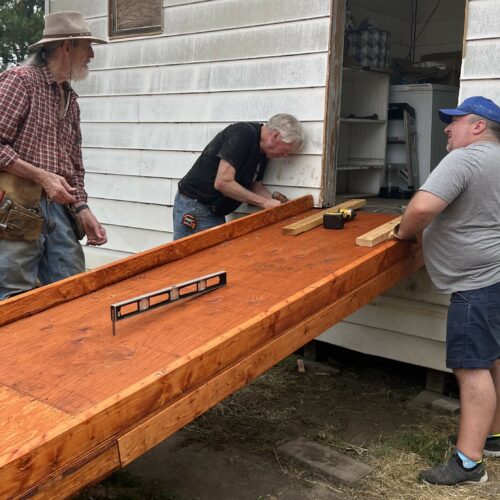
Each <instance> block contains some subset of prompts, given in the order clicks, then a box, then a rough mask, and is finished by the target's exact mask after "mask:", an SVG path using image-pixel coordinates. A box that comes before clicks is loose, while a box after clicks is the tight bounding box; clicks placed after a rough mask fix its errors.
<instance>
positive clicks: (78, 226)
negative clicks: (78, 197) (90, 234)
mask: <svg viewBox="0 0 500 500" xmlns="http://www.w3.org/2000/svg"><path fill="white" fill-rule="evenodd" d="M64 208H65V209H66V213H67V214H68V217H69V220H70V222H71V227H72V228H73V231H74V233H75V236H76V239H77V240H82V239H83V238H84V237H85V231H84V229H83V226H82V223H81V222H80V219H79V218H78V215H77V213H76V210H75V209H74V208H73V207H72V206H70V205H65V206H64Z"/></svg>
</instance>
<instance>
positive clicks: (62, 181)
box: [0, 12, 107, 300]
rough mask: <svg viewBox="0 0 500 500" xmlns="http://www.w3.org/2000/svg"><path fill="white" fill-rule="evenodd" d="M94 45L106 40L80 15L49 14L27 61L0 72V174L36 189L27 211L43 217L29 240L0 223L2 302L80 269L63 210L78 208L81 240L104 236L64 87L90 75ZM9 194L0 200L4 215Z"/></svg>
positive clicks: (97, 241) (74, 111)
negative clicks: (35, 199) (36, 200)
mask: <svg viewBox="0 0 500 500" xmlns="http://www.w3.org/2000/svg"><path fill="white" fill-rule="evenodd" d="M92 42H97V43H106V42H105V41H104V40H100V39H98V38H95V37H94V36H92V33H91V32H90V31H89V28H88V26H87V23H86V22H85V20H84V19H83V17H82V15H81V14H80V13H78V12H58V13H55V14H49V15H47V16H45V29H44V32H43V38H42V40H40V41H39V42H37V43H36V44H34V45H32V46H31V47H30V51H31V52H32V55H31V56H30V58H29V59H28V61H27V62H26V64H24V65H22V66H18V67H16V68H12V69H9V70H7V71H5V72H4V73H2V74H0V110H1V113H0V173H1V172H2V171H4V172H8V173H9V174H13V176H12V175H11V176H10V177H9V178H12V179H15V182H20V183H21V185H22V186H23V187H24V186H25V185H26V186H29V185H30V186H35V189H36V188H38V189H39V192H41V199H40V202H39V204H37V203H35V206H34V207H33V206H27V207H25V208H27V209H33V210H34V213H35V214H36V213H39V214H40V215H41V216H42V217H43V226H42V230H41V234H40V236H39V237H38V238H37V237H36V234H35V237H34V238H32V241H26V239H27V238H23V237H22V236H21V237H20V238H19V239H17V238H16V237H12V235H10V236H8V235H7V229H8V224H1V225H0V226H2V227H0V229H3V231H4V237H2V231H1V230H0V300H2V299H5V298H7V297H10V296H13V295H16V294H18V293H21V292H24V291H27V290H30V289H32V288H34V287H35V285H36V282H37V280H38V281H39V282H40V283H42V284H48V283H52V282H54V281H57V280H60V279H63V278H66V277H68V276H72V275H73V274H76V273H79V272H82V271H84V270H85V260H84V255H83V250H82V247H81V245H80V243H79V242H78V239H77V236H76V234H75V231H74V230H73V226H72V221H71V218H70V216H69V215H68V210H67V207H71V208H73V209H74V212H76V218H77V219H78V221H79V223H80V225H81V228H82V229H83V231H84V232H85V235H86V236H87V244H89V245H102V244H104V243H106V241H107V238H106V231H105V230H104V228H103V227H102V225H101V224H100V223H99V222H98V221H97V219H96V218H95V216H94V215H93V214H92V212H91V210H90V209H89V207H88V205H87V204H86V201H87V193H86V192H85V189H84V168H83V164H82V153H81V142H82V141H81V132H80V110H79V107H78V104H77V101H76V98H77V94H76V93H75V92H74V91H73V89H72V88H71V86H70V84H69V82H70V81H71V80H82V79H84V78H85V77H86V76H87V75H88V63H89V62H90V59H91V58H93V57H94V52H93V50H92V46H91V43H92ZM5 175H6V174H4V176H5ZM14 176H16V177H14ZM8 196H9V192H6V193H5V196H4V200H3V202H0V209H2V208H3V209H4V214H5V213H7V210H8V207H9V206H8V205H6V200H8V198H7V197H8ZM38 210H39V211H38ZM0 222H1V221H0ZM80 237H82V236H81V235H80ZM28 239H29V238H28Z"/></svg>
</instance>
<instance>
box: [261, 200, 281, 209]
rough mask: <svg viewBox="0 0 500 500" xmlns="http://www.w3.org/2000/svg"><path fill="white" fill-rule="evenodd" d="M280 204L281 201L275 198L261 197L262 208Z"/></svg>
mask: <svg viewBox="0 0 500 500" xmlns="http://www.w3.org/2000/svg"><path fill="white" fill-rule="evenodd" d="M280 205H281V201H279V200H275V199H274V198H263V200H262V208H274V207H279V206H280Z"/></svg>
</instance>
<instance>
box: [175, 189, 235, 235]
mask: <svg viewBox="0 0 500 500" xmlns="http://www.w3.org/2000/svg"><path fill="white" fill-rule="evenodd" d="M186 214H189V215H191V216H192V217H193V218H194V220H195V221H196V227H195V228H194V229H192V228H190V227H188V226H186V225H185V224H183V222H182V221H183V219H184V216H185V215H186ZM173 217H174V240H178V239H179V238H184V237H185V236H189V235H191V234H195V233H199V232H200V231H204V230H205V229H210V228H211V227H215V226H220V225H221V224H224V222H226V218H225V217H224V216H223V215H217V214H216V213H215V212H213V211H212V209H211V208H210V207H209V206H208V205H204V204H203V203H200V202H199V201H198V200H195V199H194V198H190V197H189V196H185V195H183V194H182V193H179V192H177V194H176V195H175V200H174V214H173Z"/></svg>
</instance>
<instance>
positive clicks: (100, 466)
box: [19, 443, 121, 500]
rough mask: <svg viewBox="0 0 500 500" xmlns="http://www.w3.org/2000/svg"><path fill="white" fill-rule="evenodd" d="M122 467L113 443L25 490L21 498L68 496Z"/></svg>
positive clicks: (46, 498)
mask: <svg viewBox="0 0 500 500" xmlns="http://www.w3.org/2000/svg"><path fill="white" fill-rule="evenodd" d="M120 467H121V464H120V454H119V450H118V446H117V444H116V443H113V444H112V445H111V446H109V447H108V448H107V449H105V450H104V451H102V452H101V453H98V454H97V455H95V456H92V457H88V458H86V459H85V460H80V461H78V462H76V463H74V464H72V465H71V466H70V467H67V468H66V469H65V470H58V471H56V472H55V473H54V474H52V475H51V476H49V477H48V478H46V479H45V480H44V481H43V482H42V483H40V484H38V485H36V486H33V487H31V488H30V489H29V490H28V491H26V492H23V494H22V496H21V497H19V498H35V499H37V500H53V499H54V498H67V497H68V496H70V495H72V494H74V493H77V492H78V491H80V490H81V489H82V488H84V487H85V486H87V485H88V484H91V483H95V482H98V481H100V480H101V479H104V478H105V477H106V476H108V475H109V474H111V473H112V472H114V471H117V470H119V469H120Z"/></svg>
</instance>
